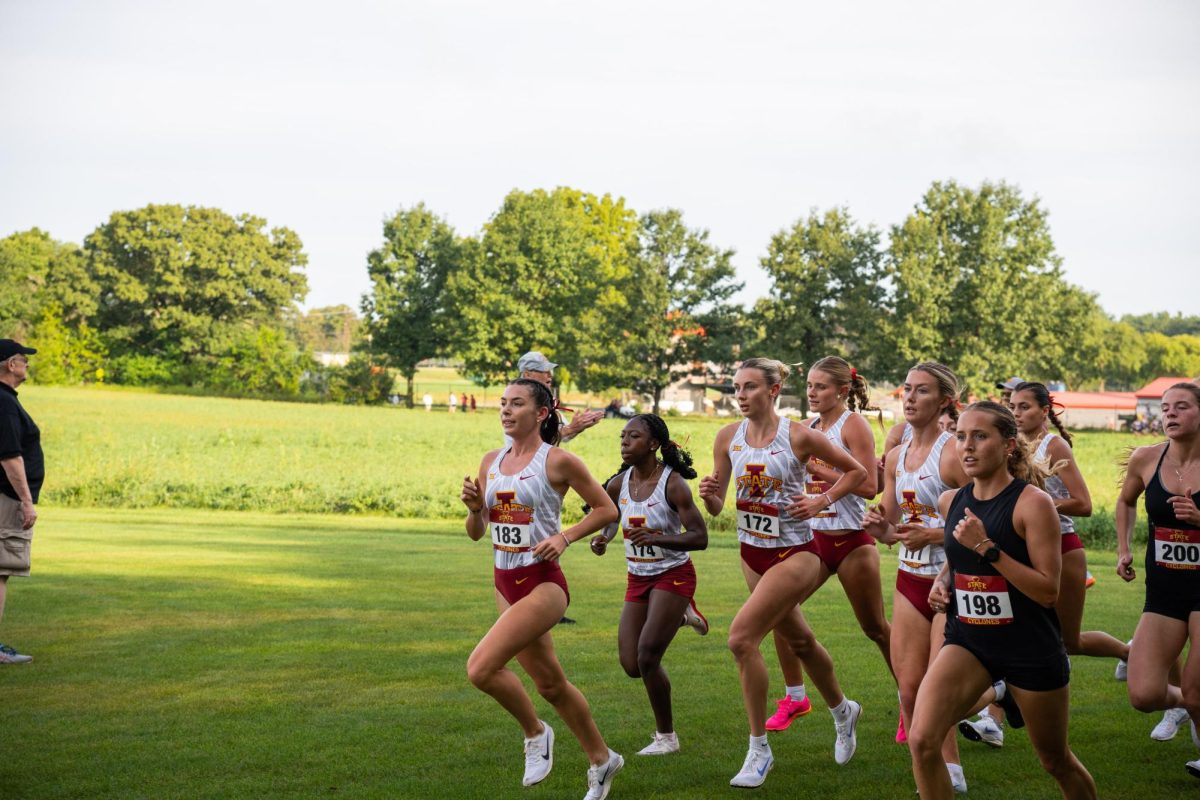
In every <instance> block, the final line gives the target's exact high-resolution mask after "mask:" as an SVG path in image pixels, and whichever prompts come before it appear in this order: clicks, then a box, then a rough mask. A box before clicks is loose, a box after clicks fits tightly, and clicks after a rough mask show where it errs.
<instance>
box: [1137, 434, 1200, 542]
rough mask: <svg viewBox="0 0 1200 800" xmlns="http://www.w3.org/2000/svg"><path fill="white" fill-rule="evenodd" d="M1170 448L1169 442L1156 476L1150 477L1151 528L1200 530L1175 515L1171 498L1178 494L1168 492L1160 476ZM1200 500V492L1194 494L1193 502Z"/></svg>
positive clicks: (1155, 470)
mask: <svg viewBox="0 0 1200 800" xmlns="http://www.w3.org/2000/svg"><path fill="white" fill-rule="evenodd" d="M1169 449H1171V443H1170V442H1167V446H1166V447H1164V448H1163V451H1162V455H1161V456H1159V457H1158V466H1157V467H1155V468H1154V477H1153V478H1151V479H1150V485H1148V486H1147V487H1146V516H1147V517H1149V518H1150V526H1151V527H1150V530H1151V532H1153V530H1154V528H1158V527H1161V528H1176V529H1180V530H1185V531H1187V530H1191V531H1194V530H1198V529H1197V527H1196V526H1195V525H1191V524H1189V523H1187V522H1184V521H1183V520H1181V519H1179V517H1177V516H1175V507H1174V506H1172V505H1171V498H1172V497H1175V496H1176V495H1173V494H1171V493H1170V492H1168V491H1167V487H1165V486H1163V485H1162V479H1161V478H1159V477H1158V476H1159V473H1161V472H1162V465H1163V460H1164V459H1166V457H1167V450H1169ZM1198 500H1200V492H1196V493H1195V494H1193V495H1192V502H1193V503H1194V502H1196V501H1198ZM1150 538H1154V537H1153V536H1151V537H1150Z"/></svg>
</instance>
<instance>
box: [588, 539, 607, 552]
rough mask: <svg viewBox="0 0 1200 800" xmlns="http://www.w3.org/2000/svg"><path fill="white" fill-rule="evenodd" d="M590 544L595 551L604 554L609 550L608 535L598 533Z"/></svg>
mask: <svg viewBox="0 0 1200 800" xmlns="http://www.w3.org/2000/svg"><path fill="white" fill-rule="evenodd" d="M588 546H589V547H591V548H592V552H593V553H595V554H596V555H598V556H602V555H604V554H605V553H607V552H608V537H607V536H605V535H604V534H603V533H598V534H596V535H595V536H593V537H592V540H591V541H590V542H589V543H588Z"/></svg>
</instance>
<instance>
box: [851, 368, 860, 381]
mask: <svg viewBox="0 0 1200 800" xmlns="http://www.w3.org/2000/svg"><path fill="white" fill-rule="evenodd" d="M850 380H852V381H856V380H858V370H856V369H855V368H854V367H851V368H850Z"/></svg>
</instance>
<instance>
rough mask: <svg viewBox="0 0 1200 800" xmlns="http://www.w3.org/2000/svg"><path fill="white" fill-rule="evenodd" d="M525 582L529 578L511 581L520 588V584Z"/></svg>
mask: <svg viewBox="0 0 1200 800" xmlns="http://www.w3.org/2000/svg"><path fill="white" fill-rule="evenodd" d="M527 580H529V578H517V579H516V580H515V581H513V583H515V584H516V585H517V586H520V585H521V584H522V583H524V582H525V581H527Z"/></svg>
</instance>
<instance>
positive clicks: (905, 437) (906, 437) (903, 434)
mask: <svg viewBox="0 0 1200 800" xmlns="http://www.w3.org/2000/svg"><path fill="white" fill-rule="evenodd" d="M900 424H901V425H903V426H904V430H902V431H900V443H901V444H903V443H904V442H910V441H912V425H909V424H908V423H907V422H902V423H900Z"/></svg>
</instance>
